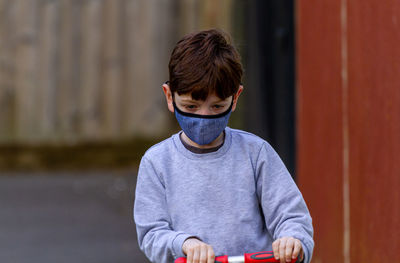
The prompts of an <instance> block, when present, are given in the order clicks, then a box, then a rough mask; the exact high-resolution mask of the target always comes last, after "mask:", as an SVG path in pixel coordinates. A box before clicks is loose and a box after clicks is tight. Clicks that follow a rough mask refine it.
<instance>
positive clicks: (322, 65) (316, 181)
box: [297, 1, 343, 262]
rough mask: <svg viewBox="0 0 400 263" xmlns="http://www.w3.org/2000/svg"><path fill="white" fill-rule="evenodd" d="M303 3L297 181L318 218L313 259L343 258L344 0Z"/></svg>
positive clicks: (300, 9) (300, 13) (299, 25)
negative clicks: (342, 5) (342, 87)
mask: <svg viewBox="0 0 400 263" xmlns="http://www.w3.org/2000/svg"><path fill="white" fill-rule="evenodd" d="M298 3H299V4H298V13H297V14H298V21H297V22H298V23H297V31H298V32H297V34H298V40H297V54H298V55H297V56H298V64H297V69H298V83H297V86H298V91H297V93H298V94H297V95H298V108H297V111H298V115H297V116H298V138H297V139H298V154H297V155H298V157H297V158H298V170H297V174H298V182H299V185H300V188H301V190H302V192H303V195H304V198H305V199H306V201H307V204H308V206H309V209H310V212H311V216H312V217H313V220H314V221H313V222H314V227H315V241H316V250H315V253H314V260H313V262H330V261H329V260H330V259H335V262H343V261H342V257H341V253H339V254H338V250H341V249H342V247H343V242H342V240H343V206H342V198H341V197H342V184H343V182H342V176H341V174H342V112H341V109H342V104H341V103H342V102H341V101H342V95H341V78H340V74H341V59H340V52H341V43H340V32H341V31H340V21H339V19H338V17H339V16H340V1H328V2H325V1H324V2H321V1H311V2H306V1H304V2H303V1H299V2H298ZM310 7H312V8H310ZM321 21H322V22H321ZM331 262H333V261H331Z"/></svg>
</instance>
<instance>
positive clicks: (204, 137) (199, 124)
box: [173, 100, 233, 145]
mask: <svg viewBox="0 0 400 263" xmlns="http://www.w3.org/2000/svg"><path fill="white" fill-rule="evenodd" d="M173 104H174V109H175V117H176V119H177V120H178V123H179V125H180V126H181V128H182V130H183V132H184V133H185V134H186V135H187V137H189V138H190V139H191V140H192V141H194V142H195V143H197V144H200V145H205V144H209V143H211V142H212V141H214V140H215V139H217V137H218V136H219V135H220V134H221V132H222V131H223V130H224V129H225V127H226V126H227V125H228V121H229V117H230V115H231V112H232V105H233V100H232V103H231V105H230V106H229V109H227V110H226V111H225V112H223V113H220V114H216V115H199V114H193V113H188V112H183V111H181V110H180V109H178V107H177V106H176V104H175V102H173Z"/></svg>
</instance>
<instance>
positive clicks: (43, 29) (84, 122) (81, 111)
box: [0, 0, 235, 145]
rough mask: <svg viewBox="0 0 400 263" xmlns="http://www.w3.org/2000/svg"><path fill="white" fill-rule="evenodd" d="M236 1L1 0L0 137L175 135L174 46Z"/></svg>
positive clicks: (55, 139) (224, 21)
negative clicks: (168, 85)
mask: <svg viewBox="0 0 400 263" xmlns="http://www.w3.org/2000/svg"><path fill="white" fill-rule="evenodd" d="M234 1H235V0H223V1H212V0H206V1H200V0H172V1H169V0H160V1H159V0H82V1H81V0H55V1H42V0H31V1H25V0H0V145H1V144H7V143H22V144H23V143H34V144H40V143H82V142H86V141H93V140H94V141H102V140H121V139H126V138H131V137H134V136H150V137H152V136H164V135H165V134H169V133H170V132H171V128H173V127H174V126H173V125H174V123H175V122H171V120H172V118H173V117H172V115H171V114H169V112H168V110H167V108H166V106H165V98H164V97H163V93H162V89H161V85H162V83H163V82H165V81H166V80H167V78H168V61H169V56H170V52H171V51H172V48H173V46H174V45H175V43H176V42H177V41H178V39H180V38H181V37H182V36H183V35H184V34H186V33H189V32H192V31H196V30H201V29H209V28H211V27H218V28H222V29H224V30H226V31H227V32H230V31H231V18H232V14H231V13H232V6H233V3H234Z"/></svg>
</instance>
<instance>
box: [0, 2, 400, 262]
mask: <svg viewBox="0 0 400 263" xmlns="http://www.w3.org/2000/svg"><path fill="white" fill-rule="evenodd" d="M210 28H220V29H223V30H225V31H226V32H228V33H229V34H230V35H231V36H232V40H233V43H234V45H235V46H236V47H237V48H238V50H239V52H240V53H241V55H242V62H243V65H244V68H245V78H244V86H245V90H244V92H243V94H242V96H241V100H240V101H239V106H238V110H237V111H235V113H234V114H233V115H232V117H231V121H230V124H229V125H230V126H231V127H233V128H239V129H244V130H247V131H250V132H253V133H255V134H257V135H259V136H261V137H263V138H264V139H266V140H268V141H269V142H270V143H271V144H272V146H273V147H274V148H275V149H276V150H277V152H278V153H279V154H280V156H281V158H282V159H283V161H284V162H285V164H286V165H287V167H288V169H289V171H290V172H291V173H292V175H293V177H294V178H295V180H296V182H297V183H298V185H299V187H300V190H301V191H302V193H303V195H304V197H305V199H306V202H307V204H308V206H309V209H310V212H311V215H312V217H313V220H314V227H315V241H316V246H315V251H314V258H313V262H317V263H319V262H346V263H349V262H381V261H393V262H397V261H400V256H399V253H398V252H399V251H400V239H399V238H398V236H399V235H400V230H398V226H399V224H400V194H399V191H398V189H400V159H399V156H400V78H399V74H398V73H399V72H400V50H399V48H398V43H399V42H400V3H399V2H398V1H395V0H388V1H385V2H382V1H378V0H367V1H358V0H353V1H349V0H340V1H338V0H327V1H300V0H298V1H293V0H270V1H262V0H217V1H216V0H0V261H1V262H54V261H57V262H72V261H73V262H147V261H146V260H145V258H144V256H143V255H142V253H141V252H140V251H139V249H138V247H137V243H136V242H137V241H136V233H135V226H134V223H133V220H132V206H133V200H134V189H135V181H136V173H137V165H138V163H139V162H140V158H141V156H142V155H143V153H144V152H145V150H146V149H147V148H148V147H150V146H151V145H153V144H154V143H156V142H158V141H160V140H162V139H165V138H167V137H169V136H170V135H171V134H172V133H174V132H177V131H178V130H179V126H178V125H177V123H176V121H175V119H174V116H173V115H172V114H170V113H169V111H168V110H167V108H166V105H165V101H164V100H165V99H164V97H163V93H162V91H161V85H162V83H163V82H165V81H166V80H167V79H168V61H169V55H170V53H171V51H172V48H173V47H174V45H175V43H176V42H177V41H178V40H179V39H180V38H181V37H182V36H183V35H185V34H186V33H189V32H193V31H198V30H203V29H210Z"/></svg>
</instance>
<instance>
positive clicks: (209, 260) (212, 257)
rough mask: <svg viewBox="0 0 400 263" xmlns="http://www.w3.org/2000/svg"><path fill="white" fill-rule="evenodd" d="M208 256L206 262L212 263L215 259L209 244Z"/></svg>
mask: <svg viewBox="0 0 400 263" xmlns="http://www.w3.org/2000/svg"><path fill="white" fill-rule="evenodd" d="M207 255H208V258H207V263H214V260H215V254H214V249H213V248H212V247H211V246H208V253H207Z"/></svg>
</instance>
